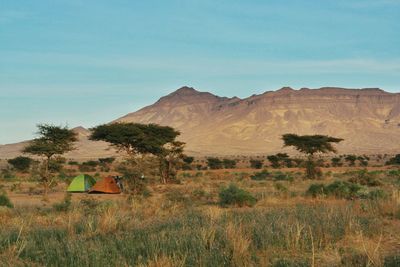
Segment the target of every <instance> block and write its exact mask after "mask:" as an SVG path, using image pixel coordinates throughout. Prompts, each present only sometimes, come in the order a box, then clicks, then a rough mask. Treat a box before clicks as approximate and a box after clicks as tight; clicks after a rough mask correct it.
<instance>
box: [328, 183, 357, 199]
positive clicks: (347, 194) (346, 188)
mask: <svg viewBox="0 0 400 267" xmlns="http://www.w3.org/2000/svg"><path fill="white" fill-rule="evenodd" d="M325 189H326V192H327V193H328V195H332V196H335V197H337V198H353V197H357V193H358V191H359V190H360V189H361V187H360V186H359V185H357V184H353V183H349V182H346V181H335V182H333V183H331V184H329V185H328V186H326V188H325Z"/></svg>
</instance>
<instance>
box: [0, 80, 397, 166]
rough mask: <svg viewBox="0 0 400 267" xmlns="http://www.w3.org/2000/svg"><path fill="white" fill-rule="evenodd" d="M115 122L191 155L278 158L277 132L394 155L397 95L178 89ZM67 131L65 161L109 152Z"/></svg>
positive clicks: (0, 152)
mask: <svg viewBox="0 0 400 267" xmlns="http://www.w3.org/2000/svg"><path fill="white" fill-rule="evenodd" d="M115 122H141V123H157V124H161V125H169V126H173V127H175V128H177V129H179V130H180V131H181V133H182V135H181V140H183V141H185V142H186V143H187V151H188V152H189V153H191V154H203V155H204V154H215V155H234V154H260V153H274V152H278V151H282V141H281V140H280V136H281V135H282V134H284V133H297V134H328V135H332V136H335V137H341V138H344V139H345V141H344V142H342V143H341V144H340V145H339V146H338V149H339V151H340V153H369V154H370V153H396V152H398V151H400V94H397V93H396V94H395V93H388V92H385V91H383V90H381V89H378V88H367V89H344V88H332V87H325V88H320V89H308V88H302V89H300V90H294V89H292V88H289V87H284V88H282V89H280V90H277V91H268V92H265V93H263V94H260V95H252V96H250V97H248V98H244V99H240V98H237V97H233V98H227V97H219V96H216V95H213V94H211V93H207V92H199V91H197V90H195V89H193V88H190V87H182V88H180V89H178V90H177V91H175V92H173V93H171V94H169V95H167V96H164V97H162V98H160V99H159V100H158V101H157V102H156V103H154V104H153V105H150V106H147V107H145V108H143V109H141V110H139V111H136V112H133V113H129V114H127V115H126V116H124V117H121V118H119V119H116V120H115ZM75 131H77V132H78V133H79V142H78V144H77V148H78V149H77V150H76V151H74V152H71V153H70V154H68V155H67V157H69V158H77V159H79V158H95V157H104V156H109V155H112V154H113V153H115V151H114V150H113V149H109V147H108V145H107V144H106V143H102V142H92V141H90V140H88V135H89V132H88V130H86V129H84V128H82V127H78V128H75ZM24 144H25V143H24V142H23V143H18V144H11V145H3V146H0V158H10V157H13V156H15V155H18V154H19V153H20V150H21V148H22V147H23V146H24ZM283 150H285V151H287V152H290V151H291V150H290V149H288V148H285V149H283Z"/></svg>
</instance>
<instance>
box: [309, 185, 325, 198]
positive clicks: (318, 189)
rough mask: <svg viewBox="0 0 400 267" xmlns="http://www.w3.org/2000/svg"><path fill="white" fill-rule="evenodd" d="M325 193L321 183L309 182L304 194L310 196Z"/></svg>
mask: <svg viewBox="0 0 400 267" xmlns="http://www.w3.org/2000/svg"><path fill="white" fill-rule="evenodd" d="M325 194H326V193H325V186H324V185H323V184H311V185H310V187H309V188H308V189H307V191H306V195H307V196H312V197H317V196H321V195H325Z"/></svg>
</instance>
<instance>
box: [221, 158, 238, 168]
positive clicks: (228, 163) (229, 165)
mask: <svg viewBox="0 0 400 267" xmlns="http://www.w3.org/2000/svg"><path fill="white" fill-rule="evenodd" d="M222 163H223V165H224V168H225V169H234V168H236V160H233V159H223V160H222Z"/></svg>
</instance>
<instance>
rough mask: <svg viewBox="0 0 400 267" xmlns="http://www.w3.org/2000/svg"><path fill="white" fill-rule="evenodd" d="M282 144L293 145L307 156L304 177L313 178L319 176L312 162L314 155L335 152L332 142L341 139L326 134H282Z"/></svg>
mask: <svg viewBox="0 0 400 267" xmlns="http://www.w3.org/2000/svg"><path fill="white" fill-rule="evenodd" d="M282 140H283V142H284V146H293V147H294V148H295V149H296V150H298V151H299V152H301V153H304V154H306V155H307V156H308V160H307V162H306V177H307V178H309V179H315V178H317V177H318V176H319V174H318V172H317V170H316V166H315V163H314V155H315V154H316V153H328V152H334V153H336V149H335V148H334V147H333V145H332V143H339V142H341V141H343V139H341V138H336V137H331V136H326V135H297V134H284V135H282Z"/></svg>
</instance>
